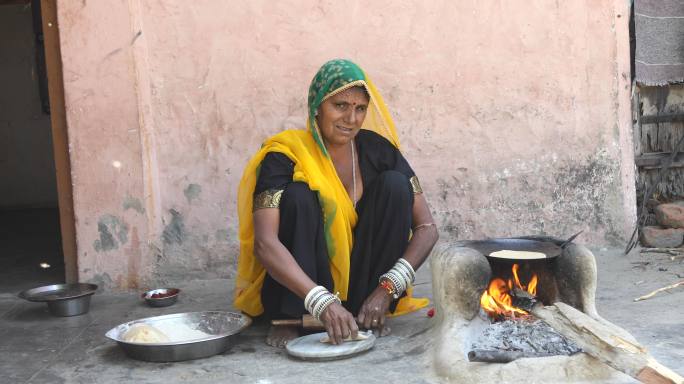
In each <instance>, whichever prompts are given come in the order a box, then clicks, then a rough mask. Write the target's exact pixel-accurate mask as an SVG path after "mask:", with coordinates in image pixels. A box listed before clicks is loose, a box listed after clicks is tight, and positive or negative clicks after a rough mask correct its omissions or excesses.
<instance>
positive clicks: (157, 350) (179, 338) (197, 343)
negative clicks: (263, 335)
mask: <svg viewBox="0 0 684 384" xmlns="http://www.w3.org/2000/svg"><path fill="white" fill-rule="evenodd" d="M251 323H252V319H251V318H249V317H248V316H246V315H242V314H240V313H234V312H221V311H205V312H187V313H175V314H171V315H164V316H155V317H148V318H144V319H139V320H133V321H129V322H127V323H123V324H120V325H118V326H116V327H114V328H112V329H110V330H109V331H108V332H107V333H106V334H105V336H106V337H108V338H109V339H111V340H114V341H116V342H117V343H119V345H120V346H121V348H123V350H124V352H126V354H127V355H128V356H130V357H132V358H134V359H138V360H145V361H157V362H165V361H183V360H192V359H199V358H203V357H208V356H212V355H216V354H218V353H222V352H224V351H225V350H226V349H228V347H229V346H230V344H229V338H230V337H231V336H233V335H235V334H237V333H239V332H240V331H242V330H243V329H245V328H247V327H248V326H249V325H250V324H251ZM135 324H146V325H150V326H153V327H155V328H157V329H158V330H160V331H161V332H163V333H165V334H166V335H167V336H168V337H169V339H170V341H169V342H165V343H135V342H128V341H124V339H123V336H124V334H125V333H126V331H128V329H129V328H130V327H131V326H133V325H135ZM178 331H184V332H178Z"/></svg>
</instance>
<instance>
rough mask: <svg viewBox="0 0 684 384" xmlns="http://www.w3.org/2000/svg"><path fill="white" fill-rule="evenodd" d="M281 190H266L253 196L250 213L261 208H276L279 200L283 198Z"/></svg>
mask: <svg viewBox="0 0 684 384" xmlns="http://www.w3.org/2000/svg"><path fill="white" fill-rule="evenodd" d="M283 191H284V190H283V189H267V190H265V191H263V192H261V193H260V194H258V195H256V196H254V202H253V204H252V211H256V210H257V209H262V208H278V207H279V206H280V198H281V197H282V196H283Z"/></svg>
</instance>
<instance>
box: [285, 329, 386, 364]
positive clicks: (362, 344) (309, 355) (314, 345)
mask: <svg viewBox="0 0 684 384" xmlns="http://www.w3.org/2000/svg"><path fill="white" fill-rule="evenodd" d="M367 334H368V338H367V339H365V340H359V341H345V342H344V343H342V344H339V345H334V344H329V343H321V339H323V338H325V337H327V336H328V334H327V333H325V332H321V333H314V334H312V335H306V336H302V337H298V338H296V339H294V340H291V341H289V342H288V343H287V345H286V346H285V349H286V350H287V353H288V354H289V355H290V356H293V357H296V358H299V359H302V360H310V361H329V360H338V359H346V358H349V357H352V356H356V355H358V354H359V353H362V352H365V351H367V350H369V349H371V348H373V346H374V345H375V335H373V333H372V332H368V333H367Z"/></svg>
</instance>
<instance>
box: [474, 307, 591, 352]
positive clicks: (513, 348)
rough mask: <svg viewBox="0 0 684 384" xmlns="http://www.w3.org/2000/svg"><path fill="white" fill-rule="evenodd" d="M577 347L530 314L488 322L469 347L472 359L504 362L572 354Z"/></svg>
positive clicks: (577, 349) (578, 349) (577, 350)
mask: <svg viewBox="0 0 684 384" xmlns="http://www.w3.org/2000/svg"><path fill="white" fill-rule="evenodd" d="M577 352H581V349H580V348H579V347H578V346H577V345H576V344H575V343H573V342H572V341H570V340H568V339H567V338H565V337H564V336H562V335H560V334H559V333H558V332H556V331H554V330H553V328H551V327H549V326H548V325H546V323H544V322H543V321H541V320H537V319H535V318H533V317H531V316H527V317H524V318H518V319H515V320H512V319H506V320H504V321H499V322H495V323H492V324H490V325H489V326H487V327H485V328H484V329H483V330H482V333H481V334H480V335H479V336H478V338H477V339H476V340H475V341H474V342H473V343H472V345H471V346H470V352H468V360H470V361H472V362H489V363H508V362H510V361H513V360H515V359H519V358H523V357H545V356H556V355H568V356H569V355H573V354H575V353H577Z"/></svg>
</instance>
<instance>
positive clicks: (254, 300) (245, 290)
mask: <svg viewBox="0 0 684 384" xmlns="http://www.w3.org/2000/svg"><path fill="white" fill-rule="evenodd" d="M355 86H361V87H364V88H365V89H366V91H367V92H368V95H369V104H368V109H367V113H366V117H365V120H364V122H363V125H362V127H361V129H364V130H369V131H372V132H374V133H376V134H378V135H380V136H382V137H383V138H384V139H386V140H387V141H389V142H390V143H391V144H392V145H393V146H394V147H396V148H397V150H398V149H399V146H400V144H399V139H398V137H397V134H396V129H395V126H394V122H393V120H392V118H391V116H390V114H389V111H388V109H387V107H386V105H385V102H384V101H383V99H382V96H381V95H380V93H379V92H378V90H377V88H376V87H375V85H374V84H373V82H372V81H371V80H370V78H369V77H368V76H367V75H366V74H365V72H364V71H363V70H362V69H361V68H360V67H358V66H357V65H356V64H354V63H352V62H351V61H348V60H339V59H338V60H332V61H329V62H327V63H325V64H324V65H323V66H322V67H321V69H320V70H319V71H318V72H317V73H316V76H315V77H314V78H313V80H312V82H311V85H310V87H309V96H308V119H307V129H306V130H287V131H284V132H281V133H279V134H277V135H275V136H272V137H270V138H268V139H267V140H266V141H265V142H264V143H263V145H262V147H261V149H260V150H259V151H258V152H257V153H256V154H255V155H254V157H252V159H251V160H250V161H249V163H248V164H247V166H246V168H245V171H244V173H243V176H242V179H241V181H240V185H239V189H238V218H239V223H240V229H239V240H240V256H239V259H238V268H237V276H236V285H235V293H234V305H235V307H236V308H238V309H240V310H242V311H243V312H245V313H247V314H249V315H251V316H258V315H260V314H262V313H263V311H264V308H263V305H262V301H261V295H260V293H261V288H262V286H263V283H264V279H265V277H266V270H265V269H264V267H263V266H262V265H261V264H260V263H259V261H258V260H257V258H256V257H255V255H254V225H253V218H252V211H253V193H254V189H255V185H256V183H257V178H258V174H259V167H260V164H261V162H262V161H263V160H264V158H265V157H266V155H267V154H269V153H271V152H276V153H281V154H283V155H285V156H287V158H289V159H290V160H291V161H292V162H293V163H294V172H293V175H292V181H293V182H302V183H305V184H307V185H308V186H309V188H310V189H311V190H312V191H314V192H315V193H316V195H317V197H318V200H319V203H320V206H321V209H322V217H323V229H324V236H325V243H326V248H327V251H328V257H329V262H330V272H331V275H332V279H333V283H334V292H338V293H339V297H340V299H341V300H342V301H345V300H346V299H347V295H348V289H349V278H350V273H349V272H350V254H351V251H352V246H353V241H354V239H353V237H354V236H353V233H354V227H355V226H356V223H357V220H358V216H357V212H356V210H355V208H354V203H353V201H352V200H351V198H350V197H349V195H348V194H347V191H346V190H345V188H344V185H343V184H342V181H341V180H340V178H339V177H338V175H337V172H336V171H335V167H334V164H333V162H332V159H331V158H330V155H329V154H328V151H327V149H326V147H325V144H324V142H323V137H322V135H321V131H320V129H319V127H318V125H317V123H316V118H315V117H316V113H317V111H318V108H319V106H320V105H321V103H322V102H323V101H325V100H326V99H327V98H329V97H331V96H333V95H335V94H338V93H340V92H342V91H344V90H346V89H349V88H351V87H355ZM408 236H409V234H408V233H407V241H408ZM400 256H401V255H399V257H400ZM409 293H410V292H409ZM408 299H410V295H409V297H408ZM402 301H403V303H401V302H400V303H399V306H398V308H397V310H396V311H395V314H396V313H397V312H405V311H407V310H415V309H418V308H421V307H424V306H425V305H427V300H426V299H424V300H421V301H418V302H416V301H410V300H404V299H402Z"/></svg>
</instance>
